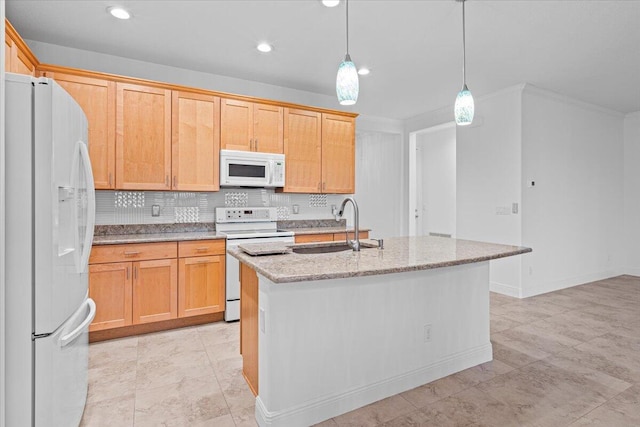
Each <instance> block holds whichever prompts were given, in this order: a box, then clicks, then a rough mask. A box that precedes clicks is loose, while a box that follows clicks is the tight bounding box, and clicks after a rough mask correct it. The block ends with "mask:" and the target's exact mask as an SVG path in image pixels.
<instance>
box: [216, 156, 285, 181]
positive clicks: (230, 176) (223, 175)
mask: <svg viewBox="0 0 640 427" xmlns="http://www.w3.org/2000/svg"><path fill="white" fill-rule="evenodd" d="M284 173H285V162H284V154H274V153H258V152H255V151H236V150H220V185H221V186H226V187H266V188H269V187H284Z"/></svg>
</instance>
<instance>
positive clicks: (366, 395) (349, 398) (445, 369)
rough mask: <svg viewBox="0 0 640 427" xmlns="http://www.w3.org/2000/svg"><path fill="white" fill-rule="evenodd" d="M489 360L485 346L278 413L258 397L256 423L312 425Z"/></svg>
mask: <svg viewBox="0 0 640 427" xmlns="http://www.w3.org/2000/svg"><path fill="white" fill-rule="evenodd" d="M492 359H493V350H492V347H491V343H490V342H489V343H487V344H484V345H482V346H479V347H476V348H472V349H470V350H467V351H464V352H460V353H456V354H454V355H451V356H448V357H446V358H443V359H441V360H439V361H437V362H435V363H432V364H430V365H429V366H424V367H421V368H419V369H416V370H413V371H410V372H405V373H402V374H400V375H397V376H395V377H392V378H387V379H385V380H382V381H379V382H377V383H373V384H369V385H367V386H364V387H360V388H355V389H352V390H348V391H346V392H342V393H340V394H335V395H329V396H324V397H322V398H320V399H316V400H313V401H309V402H306V403H305V404H303V405H299V406H297V407H293V408H286V409H283V410H280V411H272V412H270V411H268V410H267V408H266V407H265V405H264V402H263V401H262V400H261V398H260V396H258V397H257V398H256V413H255V415H256V421H257V422H258V425H260V426H261V427H265V426H274V427H278V426H303V425H312V424H316V423H319V422H322V421H324V420H327V419H329V418H332V417H335V416H338V415H341V414H344V413H346V412H349V411H352V410H354V409H357V408H360V407H362V406H365V405H368V404H370V403H373V402H377V401H378V400H381V399H384V398H386V397H389V396H393V395H395V394H398V393H402V392H403V391H407V390H411V389H413V388H415V387H418V386H421V385H423V384H427V383H430V382H432V381H435V380H437V379H440V378H443V377H446V376H447V375H451V374H454V373H456V372H460V371H462V370H464V369H467V368H471V367H473V366H476V365H479V364H481V363H485V362H488V361H490V360H492Z"/></svg>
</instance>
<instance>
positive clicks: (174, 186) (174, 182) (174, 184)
mask: <svg viewBox="0 0 640 427" xmlns="http://www.w3.org/2000/svg"><path fill="white" fill-rule="evenodd" d="M177 186H178V177H177V176H175V175H173V188H176V187H177Z"/></svg>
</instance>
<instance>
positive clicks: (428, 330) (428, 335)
mask: <svg viewBox="0 0 640 427" xmlns="http://www.w3.org/2000/svg"><path fill="white" fill-rule="evenodd" d="M424 342H426V343H427V342H431V325H424Z"/></svg>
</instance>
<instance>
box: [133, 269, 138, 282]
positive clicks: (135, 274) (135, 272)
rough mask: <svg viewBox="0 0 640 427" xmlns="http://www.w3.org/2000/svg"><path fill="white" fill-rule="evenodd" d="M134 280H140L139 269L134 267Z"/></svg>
mask: <svg viewBox="0 0 640 427" xmlns="http://www.w3.org/2000/svg"><path fill="white" fill-rule="evenodd" d="M133 278H134V279H136V280H138V267H133Z"/></svg>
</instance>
